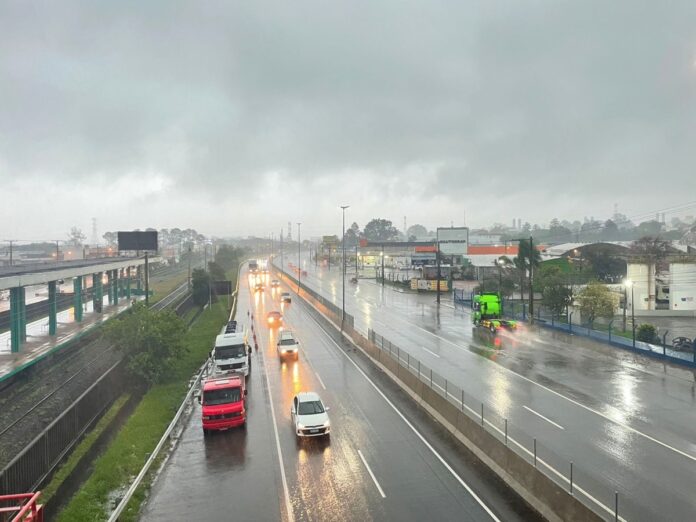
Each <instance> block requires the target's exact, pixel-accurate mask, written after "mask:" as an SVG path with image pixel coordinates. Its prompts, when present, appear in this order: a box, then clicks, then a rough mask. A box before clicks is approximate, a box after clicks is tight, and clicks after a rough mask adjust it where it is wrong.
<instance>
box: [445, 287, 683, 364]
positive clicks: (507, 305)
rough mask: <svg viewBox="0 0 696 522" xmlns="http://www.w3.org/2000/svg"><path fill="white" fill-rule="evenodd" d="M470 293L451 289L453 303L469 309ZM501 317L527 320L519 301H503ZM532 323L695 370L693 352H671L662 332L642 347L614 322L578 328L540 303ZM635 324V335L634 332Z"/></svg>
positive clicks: (639, 342) (527, 315)
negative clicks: (657, 341) (502, 315)
mask: <svg viewBox="0 0 696 522" xmlns="http://www.w3.org/2000/svg"><path fill="white" fill-rule="evenodd" d="M472 295H473V293H472V292H468V291H465V290H458V289H455V290H454V292H453V298H454V302H455V303H456V304H461V305H464V306H471V300H472ZM502 304H503V314H504V315H505V317H509V318H511V319H517V320H520V321H528V320H529V312H528V310H529V308H528V303H526V302H521V301H512V300H503V303H502ZM534 306H535V310H534V322H535V323H536V324H537V325H538V326H541V327H544V328H550V329H553V330H557V331H560V332H565V333H568V334H572V335H579V336H583V337H588V338H590V339H594V340H595V341H600V342H603V343H606V344H609V345H611V346H614V347H616V348H622V349H625V350H631V351H634V352H636V353H639V354H642V355H646V356H649V357H654V358H657V359H662V360H667V361H670V362H673V363H677V364H681V365H686V366H691V367H695V366H696V350H691V351H680V350H675V349H674V348H672V346H671V345H669V344H668V343H667V335H668V334H669V331H666V332H664V333H663V334H662V336H661V342H660V344H655V343H646V342H643V341H639V340H638V339H636V340H635V341H634V339H633V335H632V336H631V337H630V338H628V337H625V336H623V335H620V334H619V333H618V330H617V329H615V328H614V327H613V326H614V321H613V320H612V321H610V322H609V324H608V325H606V330H597V329H596V328H595V327H594V326H595V325H592V324H578V323H574V322H573V312H570V313H569V314H568V315H566V316H560V317H559V316H558V315H556V314H554V313H552V312H551V311H550V310H549V309H548V308H546V307H545V306H543V305H542V304H540V303H536V302H535V303H534ZM638 326H639V325H638V324H636V331H637V330H638Z"/></svg>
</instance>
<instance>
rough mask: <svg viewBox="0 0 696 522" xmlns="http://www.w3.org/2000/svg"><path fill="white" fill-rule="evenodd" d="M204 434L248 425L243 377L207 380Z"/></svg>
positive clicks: (203, 386) (202, 398)
mask: <svg viewBox="0 0 696 522" xmlns="http://www.w3.org/2000/svg"><path fill="white" fill-rule="evenodd" d="M202 392H203V393H202V396H201V395H199V396H198V402H199V403H200V404H201V406H202V408H201V409H202V412H201V416H202V421H203V434H204V435H207V434H208V433H209V432H210V431H213V430H216V431H222V430H228V429H230V428H234V427H236V426H245V425H246V397H247V389H246V384H245V381H244V376H243V375H230V376H227V377H218V378H212V379H206V380H205V381H203V385H202Z"/></svg>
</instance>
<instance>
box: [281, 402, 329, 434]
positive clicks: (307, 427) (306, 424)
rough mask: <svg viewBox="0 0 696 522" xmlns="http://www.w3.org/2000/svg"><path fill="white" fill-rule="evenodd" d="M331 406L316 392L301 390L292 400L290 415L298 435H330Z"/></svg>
mask: <svg viewBox="0 0 696 522" xmlns="http://www.w3.org/2000/svg"><path fill="white" fill-rule="evenodd" d="M328 411H329V408H328V407H326V406H324V403H323V402H322V401H321V398H320V397H319V395H318V394H317V393H315V392H311V391H310V392H300V393H298V394H297V395H295V397H294V398H293V400H292V407H291V408H290V417H291V419H292V425H293V427H294V428H295V435H297V437H324V436H326V437H328V436H329V434H330V433H331V422H330V421H329V415H328V413H327V412H328Z"/></svg>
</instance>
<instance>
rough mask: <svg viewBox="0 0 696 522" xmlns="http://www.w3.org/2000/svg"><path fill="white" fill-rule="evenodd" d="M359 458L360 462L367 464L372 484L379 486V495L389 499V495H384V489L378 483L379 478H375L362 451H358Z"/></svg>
mask: <svg viewBox="0 0 696 522" xmlns="http://www.w3.org/2000/svg"><path fill="white" fill-rule="evenodd" d="M358 456H359V457H360V460H362V463H363V464H365V467H366V468H367V472H368V473H369V474H370V476H371V477H372V482H374V483H375V486H377V491H379V494H380V495H382V498H387V495H385V494H384V490H383V489H382V486H380V485H379V482H377V477H375V474H374V473H372V469H370V465H369V464H368V463H367V461H366V460H365V457H364V456H363V454H362V451H360V450H358Z"/></svg>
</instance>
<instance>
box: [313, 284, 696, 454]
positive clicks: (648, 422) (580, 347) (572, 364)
mask: <svg viewBox="0 0 696 522" xmlns="http://www.w3.org/2000/svg"><path fill="white" fill-rule="evenodd" d="M313 275H314V274H312V273H311V272H310V279H309V281H310V283H315V284H317V287H318V288H320V289H323V290H328V291H329V293H328V294H327V296H329V297H331V296H332V292H333V291H334V290H336V291H337V294H336V298H335V302H337V303H340V300H339V299H340V285H338V284H337V283H338V281H337V279H338V273H336V272H335V271H334V272H332V273H331V274H325V273H321V272H319V273H317V274H316V276H318V277H317V279H313V278H312V276H313ZM327 283H328V284H327ZM327 287H328V288H327ZM346 301H347V308H348V311H349V312H350V313H354V312H355V311H362V312H363V313H362V314H361V313H358V314H356V315H357V317H356V325H357V326H358V327H359V328H360V327H362V329H363V330H365V331H366V329H367V328H368V327H371V326H372V325H379V326H380V327H385V326H386V327H387V328H390V327H392V326H394V325H396V324H398V325H403V324H411V325H416V326H418V327H420V328H421V329H423V330H426V331H427V332H430V333H432V334H433V336H438V337H441V338H443V339H446V340H448V341H451V342H453V343H456V344H459V345H461V346H464V347H467V348H468V349H469V350H470V351H473V352H477V351H478V352H481V351H484V352H485V351H486V348H487V347H486V343H485V342H483V341H482V340H481V339H480V338H479V337H477V336H476V332H475V331H474V330H473V329H472V327H471V319H470V313H469V311H468V310H466V309H462V308H460V307H457V308H456V309H454V308H453V307H452V306H451V300H450V301H449V306H443V307H442V308H441V309H440V311H439V313H438V311H437V308H436V307H435V305H434V303H433V296H432V295H417V294H408V293H400V292H397V291H395V290H393V289H391V288H390V287H385V289H384V291H382V289H381V288H380V287H378V286H377V285H375V284H373V283H372V282H371V281H365V280H361V282H360V287H359V288H357V289H350V290H349V291H348V292H346ZM356 302H362V305H363V306H362V307H358V306H356ZM366 304H367V306H365V305H366ZM490 355H492V356H494V357H495V361H496V362H497V363H498V364H500V365H501V366H505V367H506V368H509V369H511V370H513V371H515V373H518V374H520V375H522V376H524V377H526V378H529V379H532V380H534V381H535V382H539V383H541V384H543V385H544V386H546V387H547V388H550V389H552V390H554V391H556V392H558V393H560V394H563V395H565V396H568V397H570V398H572V399H573V400H575V401H577V402H579V403H581V404H583V405H585V406H587V407H589V408H592V409H594V410H598V411H600V412H601V413H602V414H603V415H606V416H608V417H610V418H611V419H614V420H616V421H617V422H619V423H622V424H626V425H630V426H632V427H633V428H635V429H637V430H639V431H641V432H645V433H647V434H649V435H650V436H652V437H654V438H656V439H658V440H661V441H664V442H665V443H667V444H669V445H671V446H674V447H676V448H679V449H680V450H682V451H685V452H693V454H694V455H696V451H695V450H696V446H695V445H694V444H693V443H692V441H691V435H692V433H693V426H695V425H696V408H695V407H694V406H696V399H695V395H696V393H695V390H696V374H695V373H694V372H693V371H692V370H688V369H682V368H679V367H675V366H672V365H668V364H665V363H662V362H659V361H655V360H651V359H647V358H645V357H642V356H640V355H635V354H632V353H630V352H627V351H623V350H617V349H614V348H611V347H607V346H604V345H602V344H601V343H598V342H596V341H592V340H589V339H586V338H581V337H575V336H569V335H567V334H563V333H558V332H549V331H546V330H538V329H532V330H530V331H529V332H527V333H525V334H524V335H520V334H517V335H515V336H514V337H508V338H507V339H505V342H504V343H502V344H501V345H500V346H497V347H496V352H495V353H494V354H490Z"/></svg>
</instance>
